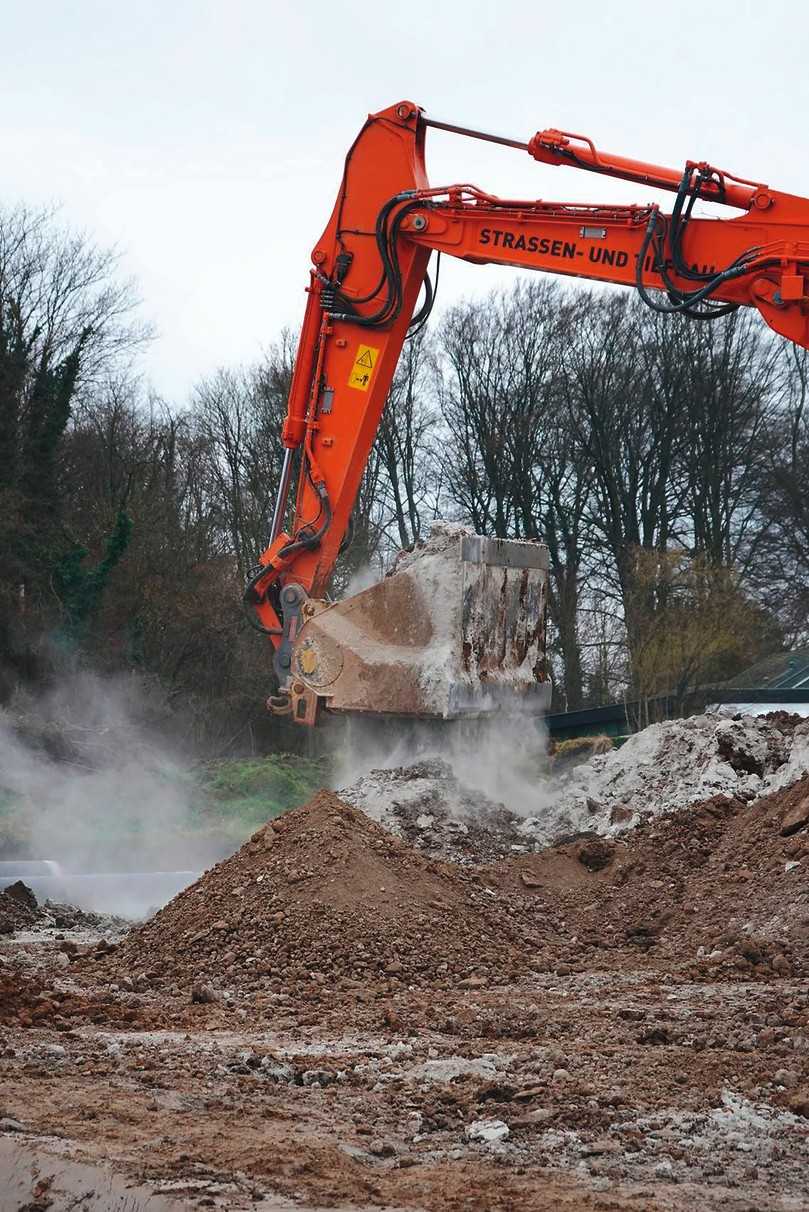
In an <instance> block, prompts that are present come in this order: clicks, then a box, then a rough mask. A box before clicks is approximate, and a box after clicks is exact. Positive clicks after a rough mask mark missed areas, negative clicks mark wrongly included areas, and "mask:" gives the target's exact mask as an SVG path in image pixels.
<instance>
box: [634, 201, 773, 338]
mask: <svg viewBox="0 0 809 1212" xmlns="http://www.w3.org/2000/svg"><path fill="white" fill-rule="evenodd" d="M659 218H660V216H659V212H658V211H657V210H656V209H655V210H653V211H652V213H651V214H650V216H649V222H648V223H647V226H646V235H645V236H644V238H643V244H642V245H641V250H640V253H639V255H638V260H637V264H636V267H635V286H636V288H637V291H638V294H639V295H640V297H641V298H642V299H643V301H644V303H645V304H646V305H647V307H651V309H652V310H653V311H656V312H659V313H660V314H661V315H674V314H684V313H687V312H688V310H689V309H690V308H693V307H694V305H695V304H697V303H701V302H702V301H703V299H708V298H709V297H710V296H711V295H712V294H714V293H715V292H716V290H718V288H719V287H720V286H722V285H723V284H724V283H725V282H730V281H732V280H733V279H734V278H740V277H742V276H743V275H744V274H746V273H749V272H750V271H749V262H750V261H751V260H753V259H754V258H755V256H756V255H757V252H758V250H757V249H756V248H751V249H748V250H747V252H745V253H742V254H741V256H739V257H737V259H736V261H735V262H734V263H733V265H731V266H729V267H728V268H727V269H725V270H723V271H722V272H721V273H718V274H716V275H715V276H714V277H713V278H711V280H710V281H709V282H706V283H705V285H704V286H703V287H702V289H701V290H694V291H688V292H680V291H677V290H676V288H674V292H675V297H677V298H679V299H680V300H681V301H680V302H678V303H675V304H673V305H672V306H670V307H667V306H666V305H665V304H663V303H656V302H655V300H654V299H652V298H651V296H650V295H649V294H648V292H647V290H646V287H645V286H644V284H643V265H644V262H645V260H646V254H647V253H648V251H649V249H650V247H651V246H652V241H653V240H654V238H655V236H656V235H657V236H658V238H659V234H660V233H659V232H658V230H657V229H658V223H659ZM654 268H655V270H656V271H657V272H658V273H661V272H663V273H664V272H665V267H664V266H663V264H662V258H661V257H660V255H659V249H657V250H656V255H655V260H654ZM664 280H665V278H664ZM699 318H700V319H705V318H707V317H706V316H704V315H703V316H700V317H699Z"/></svg>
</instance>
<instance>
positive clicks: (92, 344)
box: [0, 208, 809, 747]
mask: <svg viewBox="0 0 809 1212" xmlns="http://www.w3.org/2000/svg"><path fill="white" fill-rule="evenodd" d="M136 302H137V301H136V297H135V292H134V289H133V286H132V284H131V283H129V282H126V281H124V280H122V279H121V277H120V274H119V267H118V264H117V262H116V258H115V257H114V255H113V254H111V253H109V252H107V251H106V250H104V249H100V248H98V247H97V246H96V245H94V244H93V242H92V241H91V240H89V239H88V238H87V237H82V236H77V235H75V234H71V233H70V232H66V231H65V230H64V229H63V228H62V227H61V226H60V224H59V223H58V222H57V219H56V218H55V216H54V215H52V214H50V213H48V212H34V211H31V210H27V209H25V208H19V209H17V210H14V211H7V212H4V213H2V214H0V567H2V577H1V578H0V667H1V668H2V680H0V696H2V697H6V698H7V697H8V696H9V695H10V694H11V693H13V689H14V687H15V686H16V685H17V684H19V682H20V681H21V680H22V681H26V680H28V681H31V680H36V679H37V678H43V677H47V676H48V674H49V671H50V670H52V669H53V668H54V666H55V664H58V662H59V660H61V659H81V660H87V661H90V662H92V663H93V664H95V665H97V666H98V667H101V668H109V669H117V670H126V669H137V670H140V671H142V672H143V673H144V674H145V675H147V676H150V677H153V678H155V679H157V680H159V682H160V684H161V686H162V687H163V688H164V690H165V693H166V694H167V695H168V696H169V697H170V698H171V699H172V701H174V702H176V704H177V705H178V708H180V709H181V712H182V714H183V716H184V718H185V719H186V721H187V728H188V730H189V733H190V734H192V735H193V737H194V739H195V740H196V741H197V742H198V743H200V744H205V745H208V746H210V745H214V746H220V747H226V746H227V745H229V744H231V743H234V737H236V736H238V735H239V734H240V730H242V729H243V728H246V727H250V728H252V727H254V726H256V727H258V725H257V724H256V720H257V719H259V718H260V712H261V703H262V701H263V699H264V697H266V694H267V693H268V691H269V689H270V687H269V684H268V679H269V672H268V671H269V665H270V661H269V653H268V651H267V648H266V641H265V640H264V639H263V638H262V637H260V636H258V635H256V633H255V632H253V631H252V630H251V629H250V627H249V625H248V624H247V622H246V621H245V619H244V617H243V615H242V612H241V607H240V584H241V581H242V580H243V579H244V578H245V577H246V576H247V574H248V572H249V570H250V568H251V567H252V566H253V565H254V564H255V562H256V558H257V556H258V554H259V553H260V552H261V550H262V549H263V548H264V546H265V545H266V541H267V535H268V530H269V520H270V517H271V513H272V507H273V502H274V495H275V488H276V485H277V482H278V478H279V471H280V462H281V456H282V450H281V446H280V440H279V433H280V426H281V421H282V418H283V415H284V410H285V404H286V393H287V389H288V385H289V380H290V375H291V370H292V365H293V362H294V354H295V338H294V335H293V334H291V333H289V332H284V333H281V334H279V336H278V338H277V340H276V341H275V342H273V343H271V344H270V345H269V346H268V347H267V349H266V350H265V351H264V352H263V353H262V354H261V356H257V358H256V360H255V362H254V363H253V364H252V365H249V366H235V367H234V366H231V367H222V368H221V369H219V370H217V371H216V372H214V373H213V374H207V375H204V376H202V377H200V379H199V381H198V382H197V383H196V385H195V386H194V388H193V390H192V391H191V393H190V397H189V398H188V399H187V400H179V401H172V402H169V401H166V400H164V399H161V398H160V397H158V396H157V395H155V394H154V393H153V392H152V391H150V389H149V388H148V385H146V384H145V383H144V382H143V380H142V378H141V376H140V374H139V354H140V352H141V350H142V348H143V346H144V344H145V342H147V341H148V340H149V338H150V333H149V332H148V330H147V329H146V328H145V327H144V326H143V324H141V323H139V322H138V320H137V316H138V308H137V306H136ZM808 388H809V361H808V360H807V355H806V354H805V352H804V351H802V350H798V349H796V348H795V347H793V346H791V345H790V344H788V343H786V342H784V341H782V340H781V339H779V338H776V337H774V336H773V335H771V334H770V333H769V331H768V330H767V329H765V327H764V326H763V325H762V323H761V321H760V320H759V318H758V317H757V316H756V315H755V314H754V313H753V312H750V311H748V310H740V311H738V312H735V313H733V314H732V315H728V316H726V317H723V318H722V319H720V320H717V321H715V322H713V323H710V324H709V323H699V322H692V321H688V320H686V319H680V318H677V317H664V316H660V315H657V314H656V313H654V312H652V311H650V310H649V309H648V308H646V307H645V306H644V305H643V304H642V303H641V301H640V300H638V299H637V298H636V297H635V296H634V295H632V294H629V293H619V292H611V291H604V290H593V289H587V288H583V287H575V288H571V287H566V286H565V287H563V286H561V285H560V284H559V283H558V282H556V281H553V280H549V279H545V278H539V277H535V278H523V277H520V278H518V279H516V280H515V283H514V285H513V286H512V287H511V288H510V289H505V290H496V291H493V292H491V293H490V294H489V295H488V296H486V297H485V298H482V299H479V300H474V301H466V302H462V303H459V304H457V305H455V306H454V307H450V308H449V309H447V310H445V311H444V312H443V313H441V314H440V315H439V316H438V318H437V319H436V320H434V321H433V322H432V323H431V325H430V327H429V328H428V329H426V330H423V331H422V332H420V333H419V334H418V335H416V336H414V337H413V339H412V340H410V341H408V342H406V344H405V348H404V351H403V353H402V357H401V359H400V363H399V367H398V369H397V372H396V376H395V380H394V383H393V387H392V389H391V392H390V396H389V400H388V404H387V407H386V411H385V415H384V417H383V421H382V424H381V426H380V430H379V434H378V437H377V441H376V444H375V447H374V451H373V454H372V457H371V459H370V460H369V464H368V468H367V470H366V474H365V477H364V480H363V485H362V488H361V491H360V495H359V499H358V502H357V508H356V513H355V526H354V539H353V543H352V546H351V548H350V550H349V551H348V552H347V553H346V554H345V556H344V557H343V558H342V561H341V564H340V566H339V568H338V570H337V572H336V574H335V583H334V587H333V591H334V593H335V594H339V593H341V592H343V591H344V590H345V589H346V587H347V586H349V585H350V584H351V582H352V579H353V578H354V577H355V576H356V574H358V573H364V572H365V570H366V569H367V568H369V567H370V568H371V569H372V570H374V571H375V572H376V573H377V574H380V573H381V571H382V570H383V569H384V567H385V565H386V564H387V563H388V562H389V561H390V560H391V558H392V556H393V554H394V552H395V551H396V550H397V549H399V548H401V547H407V546H411V545H413V544H414V543H418V542H419V541H421V540H422V539H423V538H424V536H425V535H426V534H427V532H428V531H429V527H430V524H431V521H432V520H433V519H434V518H436V517H448V518H452V519H456V520H459V521H463V522H465V523H467V524H469V525H470V526H472V527H474V529H475V530H477V531H478V532H479V533H482V534H487V535H494V536H498V537H503V538H506V537H518V538H527V539H542V540H543V541H544V542H545V543H547V545H548V549H549V556H550V585H549V662H550V665H551V673H552V676H553V679H554V685H555V703H556V705H557V707H558V708H559V709H574V708H578V707H581V706H585V705H589V704H598V703H602V702H605V701H608V700H610V699H614V698H616V697H618V696H621V695H624V696H626V697H630V698H632V699H633V700H640V701H645V702H649V701H651V700H653V699H654V698H655V696H658V695H660V694H667V695H670V696H674V698H675V699H679V700H681V701H685V697H686V695H687V693H688V692H689V691H690V690H691V689H692V688H693V687H694V686H695V685H697V684H700V683H702V684H704V683H710V682H715V681H718V680H721V679H722V678H726V677H728V676H731V675H733V674H735V673H737V672H738V671H739V670H740V669H742V668H744V667H745V666H746V665H748V664H750V663H752V661H753V660H754V659H756V657H758V656H759V655H762V654H764V653H767V652H771V651H776V650H779V649H781V648H783V647H785V646H789V645H792V644H795V643H798V642H800V641H802V640H803V639H805V638H806V634H807V627H806V619H807V608H808V607H809V505H808V504H807V501H806V498H805V496H804V494H803V491H802V489H803V478H804V477H803V475H802V472H803V469H804V468H805V467H806V466H807V461H808V459H809V407H808V405H807V390H808ZM354 583H355V584H356V581H355V582H354Z"/></svg>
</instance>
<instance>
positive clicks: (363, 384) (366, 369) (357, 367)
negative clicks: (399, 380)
mask: <svg viewBox="0 0 809 1212" xmlns="http://www.w3.org/2000/svg"><path fill="white" fill-rule="evenodd" d="M378 357H379V350H378V349H374V347H373V345H358V346H357V356H356V357H355V358H354V365H353V366H352V367H351V373H350V375H349V376H348V386H349V387H356V389H357V391H367V390H368V388H369V387H370V386H371V379H372V378H373V373H374V367H375V366H376V363H377V359H378Z"/></svg>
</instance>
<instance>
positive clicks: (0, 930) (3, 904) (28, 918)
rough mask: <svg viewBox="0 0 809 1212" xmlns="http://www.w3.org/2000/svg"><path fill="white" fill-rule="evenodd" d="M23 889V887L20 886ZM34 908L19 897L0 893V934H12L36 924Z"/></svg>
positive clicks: (6, 892)
mask: <svg viewBox="0 0 809 1212" xmlns="http://www.w3.org/2000/svg"><path fill="white" fill-rule="evenodd" d="M21 886H22V887H24V885H21ZM36 917H37V913H36V901H34V908H31V906H30V905H29V904H27V902H26V901H25V900H23V899H21V898H20V897H19V896H14V895H12V894H11V893H9V892H8V891H5V892H0V934H13V933H14V931H15V930H26V929H28V928H29V927H30V926H32V925H33V924H34V923H35V922H36Z"/></svg>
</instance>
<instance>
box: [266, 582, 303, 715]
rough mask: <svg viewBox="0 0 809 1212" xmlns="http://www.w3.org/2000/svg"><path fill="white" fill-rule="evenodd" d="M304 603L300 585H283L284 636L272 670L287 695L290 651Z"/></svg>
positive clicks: (290, 667) (282, 612)
mask: <svg viewBox="0 0 809 1212" xmlns="http://www.w3.org/2000/svg"><path fill="white" fill-rule="evenodd" d="M305 601H306V590H305V589H304V588H303V586H301V585H294V584H293V585H285V586H284V588H283V589H282V590H281V615H282V620H281V621H282V626H283V631H284V634H283V636H282V637H281V643H280V644H279V645H278V647H277V648H276V650H275V657H274V659H273V668H274V670H275V672H276V674H277V675H278V683H279V685H280V687H281V689H282V690H283V691H284V692H285V693H287V694H288V693H289V685H288V683H289V680H290V676H291V673H292V649H293V644H294V642H295V637H296V635H297V634H298V632H299V630H300V628H301V624H302V621H303V620H302V611H303V604H304V602H305Z"/></svg>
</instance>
